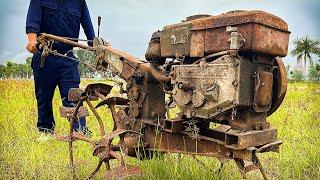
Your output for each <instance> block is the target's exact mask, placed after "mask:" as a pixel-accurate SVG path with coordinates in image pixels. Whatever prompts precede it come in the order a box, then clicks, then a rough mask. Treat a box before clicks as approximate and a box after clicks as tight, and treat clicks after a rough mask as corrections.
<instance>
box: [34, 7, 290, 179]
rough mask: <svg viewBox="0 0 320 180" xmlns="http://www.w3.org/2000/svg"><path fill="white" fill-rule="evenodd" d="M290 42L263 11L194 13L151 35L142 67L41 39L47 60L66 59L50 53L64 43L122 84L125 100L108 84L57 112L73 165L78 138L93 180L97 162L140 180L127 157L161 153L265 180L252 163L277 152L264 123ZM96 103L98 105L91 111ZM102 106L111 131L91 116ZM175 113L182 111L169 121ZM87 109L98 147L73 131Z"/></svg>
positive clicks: (72, 95) (98, 45) (279, 88)
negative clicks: (231, 165)
mask: <svg viewBox="0 0 320 180" xmlns="http://www.w3.org/2000/svg"><path fill="white" fill-rule="evenodd" d="M99 24H100V19H99ZM289 35H290V32H289V31H288V26H287V24H286V23H285V22H284V21H283V20H281V19H280V18H278V17H276V16H274V15H272V14H269V13H266V12H263V11H239V10H237V11H231V12H227V13H224V14H221V15H217V16H212V15H195V16H190V17H188V18H186V20H183V21H182V22H181V23H178V24H173V25H168V26H165V27H164V28H163V29H162V30H161V31H157V32H155V33H153V34H152V37H151V40H150V42H149V46H148V49H147V51H146V54H145V58H146V60H139V59H138V58H136V57H134V56H132V55H129V54H127V53H125V52H122V51H119V50H116V49H113V48H112V47H111V46H110V44H109V43H107V42H106V41H104V40H103V39H101V38H98V37H97V38H95V39H94V42H93V47H90V46H87V45H84V44H80V43H78V42H77V41H76V40H74V39H71V38H66V37H58V36H54V35H50V34H42V35H41V36H40V37H39V39H38V41H39V47H40V49H42V57H43V58H42V59H43V61H44V59H45V57H46V56H48V55H49V54H53V55H57V56H64V57H66V58H67V56H66V55H64V54H59V53H57V52H56V51H54V50H52V49H51V47H52V44H53V43H55V42H59V43H65V44H68V45H72V46H74V47H78V48H82V49H87V50H90V51H92V52H93V53H94V55H95V58H96V60H95V64H94V68H95V69H96V70H99V71H104V70H106V69H107V68H111V69H112V71H113V72H114V73H117V75H119V77H121V78H122V79H123V80H125V81H126V83H123V84H122V86H121V88H120V93H121V94H123V95H122V96H121V97H120V96H119V97H111V96H110V95H109V93H110V91H111V89H112V86H110V85H107V84H102V83H94V84H89V85H88V86H87V87H86V88H85V89H71V90H70V91H69V94H68V98H69V100H71V101H73V102H75V103H76V104H77V105H76V106H75V107H73V108H70V107H61V109H60V112H61V116H63V117H66V118H68V119H69V121H70V134H69V135H67V136H66V137H67V138H62V139H63V140H64V141H67V142H68V143H69V152H70V163H71V166H72V167H73V142H74V141H76V140H81V141H85V142H88V143H89V144H91V145H92V146H93V156H97V157H99V159H100V161H99V163H98V165H97V167H96V169H94V170H93V172H92V173H91V174H90V175H89V176H88V177H89V178H91V177H93V176H94V174H95V173H96V172H97V171H98V170H99V168H100V166H101V165H102V164H103V163H105V164H106V166H107V168H108V169H109V170H108V171H107V175H106V177H107V178H113V177H114V178H124V177H128V176H133V175H141V174H142V172H141V170H140V169H139V168H138V167H136V166H130V165H128V164H126V162H125V158H124V156H125V155H126V156H132V157H139V158H146V159H148V158H150V157H151V156H152V155H153V154H154V153H155V152H160V153H184V154H190V155H192V156H206V157H216V158H218V159H219V160H220V161H221V165H223V163H224V162H225V161H226V160H234V161H235V162H236V164H237V166H238V168H239V169H240V172H241V173H242V175H243V177H244V178H245V175H246V173H247V172H249V171H252V170H255V169H258V170H260V172H261V174H262V176H263V177H264V178H265V179H267V174H266V172H265V171H264V170H263V167H262V165H261V163H260V161H259V159H258V156H257V155H258V154H259V153H265V152H278V151H279V146H280V145H281V144H282V141H280V140H278V139H277V130H276V129H274V128H272V126H270V124H269V123H268V122H267V117H268V116H270V115H271V114H272V113H274V112H275V111H276V110H277V109H278V108H279V106H280V105H281V103H282V101H283V99H284V97H285V94H286V90H287V83H288V80H287V73H286V69H285V66H284V64H283V61H282V60H281V57H284V56H286V55H287V51H288V41H289ZM108 95H109V96H108ZM123 97H127V98H123ZM94 100H99V102H98V104H97V106H95V107H94V106H93V104H92V101H94ZM86 104H87V105H86ZM87 107H88V109H87ZM103 107H104V108H109V109H110V111H111V113H112V117H113V123H114V128H113V131H112V132H110V133H106V131H105V127H104V123H103V120H104V117H101V116H100V115H99V114H98V113H97V111H96V109H97V108H103ZM173 108H174V109H175V110H177V109H178V110H179V111H180V112H179V113H178V114H177V116H176V117H175V118H169V116H168V111H170V110H171V109H173ZM89 109H90V110H91V111H92V112H93V115H94V116H95V118H96V119H97V121H98V124H99V126H100V139H99V140H94V139H91V138H88V137H86V136H84V135H81V134H79V133H76V132H73V126H72V124H73V123H74V121H77V120H78V118H80V117H84V116H88V115H89V113H88V112H89ZM115 137H119V139H120V140H119V143H118V144H117V145H115V144H114V143H112V141H113V139H114V138H115ZM113 159H114V160H117V161H119V166H118V167H116V168H110V164H109V162H110V160H113ZM74 171H75V170H74ZM74 173H75V172H74ZM75 174H76V173H75Z"/></svg>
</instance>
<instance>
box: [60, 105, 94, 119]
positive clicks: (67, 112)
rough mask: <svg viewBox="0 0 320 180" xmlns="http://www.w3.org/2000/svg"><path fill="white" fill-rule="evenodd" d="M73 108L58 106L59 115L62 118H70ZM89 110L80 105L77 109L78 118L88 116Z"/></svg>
mask: <svg viewBox="0 0 320 180" xmlns="http://www.w3.org/2000/svg"><path fill="white" fill-rule="evenodd" d="M74 110H75V108H74V107H64V106H62V107H60V117H64V118H72V115H73V112H74ZM89 115H90V114H89V111H88V109H87V108H86V107H85V106H81V107H80V108H79V111H78V113H77V117H78V118H82V117H86V116H89Z"/></svg>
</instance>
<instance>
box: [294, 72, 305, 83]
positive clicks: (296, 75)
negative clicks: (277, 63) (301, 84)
mask: <svg viewBox="0 0 320 180" xmlns="http://www.w3.org/2000/svg"><path fill="white" fill-rule="evenodd" d="M291 77H292V80H293V81H296V82H298V81H302V80H303V74H302V72H301V71H298V70H294V71H293V73H292V75H291Z"/></svg>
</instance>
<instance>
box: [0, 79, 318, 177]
mask: <svg viewBox="0 0 320 180" xmlns="http://www.w3.org/2000/svg"><path fill="white" fill-rule="evenodd" d="M33 88H34V87H33V82H32V81H15V80H4V81H0V99H1V100H0V179H71V178H72V175H71V173H70V168H69V166H68V164H69V162H68V149H67V143H64V142H58V141H50V142H45V143H38V142H36V139H37V137H38V136H39V133H38V131H37V129H36V117H37V108H36V100H35V95H34V90H33ZM319 88H320V85H319V84H307V83H291V84H289V88H288V93H287V96H286V98H285V101H284V103H283V104H282V106H281V108H280V109H279V110H278V111H277V112H276V113H275V114H273V115H272V116H271V117H269V122H271V124H272V126H273V127H275V128H277V129H278V137H279V139H281V140H283V141H284V144H283V145H282V146H281V150H280V153H279V154H276V153H266V154H262V155H260V156H259V157H260V158H261V161H262V164H263V166H264V168H265V169H266V172H267V174H268V176H269V177H270V178H272V179H320V138H319V136H320V93H319V92H317V89H319ZM60 104H61V102H60V97H59V95H58V92H56V95H55V97H54V114H55V117H57V118H56V132H58V133H62V134H67V132H68V122H67V120H66V119H63V118H60V117H59V114H58V107H59V106H60ZM100 113H101V114H102V116H103V117H104V119H105V123H106V126H107V128H108V129H109V130H110V129H111V128H112V127H111V123H110V113H109V112H108V111H107V110H100ZM107 122H109V123H107ZM88 124H89V126H90V128H91V130H92V131H93V132H94V134H93V137H97V135H98V134H97V132H98V125H97V122H96V121H95V119H94V118H93V117H92V116H90V117H89V118H88ZM75 144H76V145H75V146H76V147H75V148H76V155H75V159H76V160H75V164H76V166H77V168H76V171H77V175H78V177H79V178H80V179H84V178H85V177H86V176H87V175H88V174H89V173H90V172H91V170H92V169H93V168H94V167H95V165H96V163H97V159H95V158H93V157H92V154H91V153H92V149H91V147H90V146H89V145H88V144H85V143H82V142H77V143H75ZM200 159H201V160H202V161H203V162H204V163H205V164H206V167H207V168H205V167H203V166H202V165H200V164H198V163H197V162H196V161H195V160H194V159H193V158H191V157H190V156H188V155H178V154H166V155H164V156H162V157H155V158H154V159H152V160H150V161H139V160H136V159H134V158H127V161H128V162H129V164H135V165H138V166H140V167H141V169H142V170H143V172H144V176H143V177H139V178H138V179H181V180H182V179H183V180H185V179H241V175H240V173H239V172H238V169H237V167H236V165H235V163H234V162H233V161H229V162H228V163H227V164H226V165H225V166H224V168H223V170H222V172H221V173H213V171H215V170H217V169H218V167H219V163H218V161H217V160H216V159H215V158H204V157H200ZM111 165H112V166H113V167H114V166H116V164H115V163H112V164H111ZM209 167H210V168H211V169H209ZM104 173H105V169H103V170H102V171H99V172H98V174H97V175H96V176H95V177H94V178H95V179H103V178H104ZM248 178H249V179H262V176H261V175H260V173H258V171H256V172H250V173H249V174H248Z"/></svg>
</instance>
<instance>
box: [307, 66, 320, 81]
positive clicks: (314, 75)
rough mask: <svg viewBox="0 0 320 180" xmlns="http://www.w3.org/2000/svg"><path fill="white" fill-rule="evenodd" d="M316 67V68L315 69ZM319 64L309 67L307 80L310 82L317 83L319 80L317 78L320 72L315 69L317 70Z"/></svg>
mask: <svg viewBox="0 0 320 180" xmlns="http://www.w3.org/2000/svg"><path fill="white" fill-rule="evenodd" d="M317 67H318V68H317ZM319 67H320V66H319V64H316V65H311V66H310V67H309V72H308V73H309V74H308V75H309V80H310V81H318V80H319V76H320V72H319V70H317V69H319Z"/></svg>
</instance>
